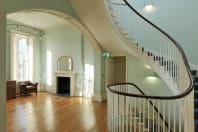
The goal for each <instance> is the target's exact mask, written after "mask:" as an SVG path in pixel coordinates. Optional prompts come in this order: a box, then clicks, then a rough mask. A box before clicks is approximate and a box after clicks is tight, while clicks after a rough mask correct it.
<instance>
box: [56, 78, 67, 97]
mask: <svg viewBox="0 0 198 132" xmlns="http://www.w3.org/2000/svg"><path fill="white" fill-rule="evenodd" d="M57 88H58V89H57V94H59V95H63V96H70V77H58V78H57Z"/></svg>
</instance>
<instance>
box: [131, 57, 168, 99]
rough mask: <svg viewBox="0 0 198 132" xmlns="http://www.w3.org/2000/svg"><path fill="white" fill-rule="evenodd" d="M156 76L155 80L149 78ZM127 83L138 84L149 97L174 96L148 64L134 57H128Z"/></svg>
mask: <svg viewBox="0 0 198 132" xmlns="http://www.w3.org/2000/svg"><path fill="white" fill-rule="evenodd" d="M154 75H156V77H155V78H154V79H153V80H152V79H149V76H154ZM127 81H128V82H133V83H135V84H137V86H138V87H139V88H140V89H142V90H143V91H144V92H145V93H146V94H147V95H158V96H160V95H161V96H168V95H172V92H171V90H170V89H169V87H168V86H167V85H166V84H165V82H164V81H163V80H161V79H160V78H159V77H157V74H155V73H154V71H153V70H152V69H149V68H148V65H147V64H145V63H144V62H143V61H141V60H140V59H138V58H136V57H134V56H127Z"/></svg>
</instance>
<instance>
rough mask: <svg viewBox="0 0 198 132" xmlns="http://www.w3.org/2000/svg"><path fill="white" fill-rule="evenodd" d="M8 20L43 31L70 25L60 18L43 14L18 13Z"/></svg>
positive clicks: (9, 16) (10, 15)
mask: <svg viewBox="0 0 198 132" xmlns="http://www.w3.org/2000/svg"><path fill="white" fill-rule="evenodd" d="M7 18H8V19H10V20H13V21H16V22H19V23H23V24H25V25H28V26H31V27H35V28H38V29H42V30H47V29H51V28H54V27H59V26H63V25H66V24H69V23H68V22H67V21H65V20H63V19H62V18H60V17H57V16H54V15H51V14H47V13H42V12H18V13H12V14H8V15H7Z"/></svg>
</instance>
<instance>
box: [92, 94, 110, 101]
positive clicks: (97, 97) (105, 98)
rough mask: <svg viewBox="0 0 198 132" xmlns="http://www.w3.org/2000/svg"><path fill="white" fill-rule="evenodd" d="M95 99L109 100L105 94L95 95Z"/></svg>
mask: <svg viewBox="0 0 198 132" xmlns="http://www.w3.org/2000/svg"><path fill="white" fill-rule="evenodd" d="M93 100H94V101H97V102H102V101H105V100H107V97H106V96H105V95H98V94H97V95H94V96H93Z"/></svg>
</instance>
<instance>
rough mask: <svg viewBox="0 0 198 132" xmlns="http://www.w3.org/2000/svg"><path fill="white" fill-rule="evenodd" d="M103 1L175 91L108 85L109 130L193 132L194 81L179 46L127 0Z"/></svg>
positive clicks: (122, 28)
mask: <svg viewBox="0 0 198 132" xmlns="http://www.w3.org/2000/svg"><path fill="white" fill-rule="evenodd" d="M106 4H107V7H108V8H109V11H110V14H111V16H112V20H113V22H114V25H116V26H117V28H118V29H119V31H120V33H121V34H122V35H123V36H125V38H126V39H128V40H133V44H135V43H134V42H136V45H137V47H138V48H140V49H141V51H142V52H144V53H146V54H147V55H148V56H150V57H153V63H156V62H158V64H159V65H160V66H161V68H160V69H158V70H163V72H164V74H166V75H168V76H169V79H170V80H172V81H173V82H174V84H175V86H176V88H177V90H178V92H177V93H176V94H175V96H148V95H144V94H142V92H140V89H139V88H137V87H136V86H135V85H134V84H131V83H124V84H114V85H110V86H109V87H108V123H109V124H108V125H109V129H110V131H139V132H142V131H143V129H145V128H146V129H145V130H144V131H153V132H167V131H168V132H169V131H174V132H186V131H188V132H194V90H193V81H192V77H191V74H190V67H189V65H188V61H187V59H186V56H185V54H184V51H183V49H182V48H181V46H180V45H179V44H178V42H177V41H176V40H174V39H173V38H172V37H171V36H170V35H169V34H167V33H166V32H165V31H163V30H162V29H160V28H159V27H158V26H156V25H155V24H153V23H152V22H150V21H149V20H147V19H146V18H145V17H143V16H142V15H141V14H140V13H139V12H137V11H136V10H135V9H134V8H133V7H132V6H131V4H130V3H129V2H128V1H127V0H106ZM151 102H152V103H153V105H152V104H151ZM155 108H156V109H155ZM157 111H158V112H157ZM141 125H143V127H141Z"/></svg>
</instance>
